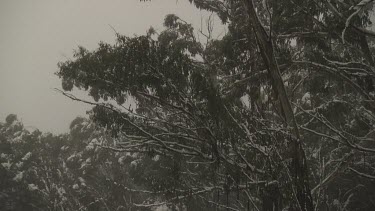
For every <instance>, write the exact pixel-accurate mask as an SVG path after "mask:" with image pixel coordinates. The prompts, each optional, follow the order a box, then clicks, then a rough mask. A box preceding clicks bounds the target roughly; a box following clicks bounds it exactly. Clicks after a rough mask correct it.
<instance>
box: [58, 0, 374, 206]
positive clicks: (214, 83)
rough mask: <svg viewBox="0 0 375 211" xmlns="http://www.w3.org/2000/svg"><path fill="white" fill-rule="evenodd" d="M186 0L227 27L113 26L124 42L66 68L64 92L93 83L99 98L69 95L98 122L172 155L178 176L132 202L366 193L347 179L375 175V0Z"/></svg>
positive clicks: (265, 200) (126, 140)
mask: <svg viewBox="0 0 375 211" xmlns="http://www.w3.org/2000/svg"><path fill="white" fill-rule="evenodd" d="M190 2H192V3H193V4H194V5H196V6H197V7H198V8H200V9H206V10H209V11H212V12H215V13H216V14H217V15H218V16H219V17H220V18H221V20H222V21H223V22H224V23H227V26H228V33H227V34H226V35H225V36H223V37H222V38H220V39H212V37H211V36H207V38H208V40H207V43H201V42H199V41H198V40H197V38H196V36H195V32H194V29H193V28H192V26H191V25H190V24H188V23H186V22H185V21H183V20H181V19H180V18H178V17H177V16H175V15H168V16H166V18H165V23H164V25H165V27H166V29H165V30H164V31H162V32H160V34H158V33H156V32H155V31H154V30H150V31H149V32H148V33H147V34H146V35H144V36H136V37H132V38H130V37H126V36H122V35H119V34H117V42H116V44H115V45H109V44H105V43H100V44H99V48H98V49H96V50H94V51H92V52H90V51H87V50H86V49H84V48H83V47H80V48H79V49H78V50H77V51H76V52H75V55H74V59H73V60H70V61H66V62H63V63H60V64H59V68H60V70H59V72H58V73H57V75H58V76H59V77H61V79H62V84H63V89H64V90H65V91H71V90H72V89H73V87H77V88H79V89H84V90H87V91H88V92H89V95H90V96H92V97H93V99H94V100H95V102H91V101H85V100H82V99H78V98H76V97H74V96H72V95H70V94H69V93H67V92H63V91H62V93H63V94H64V95H66V96H67V97H70V98H71V99H73V100H78V101H81V102H84V103H89V104H91V105H94V106H95V107H94V108H93V110H92V111H91V112H92V113H91V118H92V120H93V121H94V122H96V123H97V124H99V125H101V126H102V127H104V128H106V130H108V131H110V132H111V134H112V135H113V137H115V138H116V139H117V140H118V142H117V143H116V146H117V148H118V149H121V150H125V151H137V152H141V153H147V154H152V155H158V156H160V157H162V159H169V160H173V162H171V163H169V165H167V166H166V169H168V170H169V171H166V174H167V178H168V181H165V180H156V181H155V178H153V179H151V189H152V190H151V191H150V192H152V193H154V194H158V193H159V194H160V198H158V199H154V200H153V201H144V202H143V203H140V204H137V203H135V204H134V206H136V207H152V206H157V205H161V204H168V205H174V204H176V203H177V201H178V202H180V203H182V204H188V202H189V203H190V201H189V200H194V201H196V202H198V201H202V202H206V203H207V209H209V208H210V207H211V208H212V209H223V208H226V209H232V210H243V209H246V208H247V209H250V207H251V208H252V209H257V210H259V209H261V208H260V207H262V209H263V210H282V209H284V208H289V209H292V210H313V209H324V207H326V208H327V209H338V210H339V209H349V208H355V207H356V206H358V205H359V204H362V203H361V202H360V201H361V200H360V199H361V198H360V196H363V191H364V190H359V189H358V186H354V187H353V186H346V185H345V184H347V182H343V181H342V180H344V179H345V180H348V181H350V182H352V183H353V184H357V185H361V183H363V181H362V179H365V180H366V181H367V182H369V184H371V186H373V185H374V184H373V179H374V176H372V170H371V169H372V168H373V167H374V166H373V164H371V162H370V160H373V159H374V156H373V153H374V151H375V150H374V147H375V146H374V145H373V142H372V140H373V136H374V135H373V134H374V132H373V130H374V129H373V128H374V124H375V118H374V117H375V115H374V111H375V110H374V105H375V104H374V100H375V97H374V96H375V94H374V87H373V81H374V76H375V75H374V61H373V57H372V51H373V49H372V46H371V42H369V41H368V40H370V37H372V36H374V33H373V32H371V31H368V30H367V29H366V27H367V26H368V25H369V24H370V16H369V11H370V9H371V7H372V1H358V2H356V3H352V2H351V1H316V0H315V1H313V0H304V1H302V2H300V1H299V2H295V1H293V0H291V1H287V0H285V1H271V0H270V1H250V0H244V1H229V0H222V1H220V0H215V1H205V0H199V1H198V0H191V1H190ZM369 5H370V6H371V7H369ZM126 101H130V102H133V103H134V104H136V109H134V110H133V109H131V108H127V107H125V106H124V103H125V102H126ZM158 172H163V171H162V170H161V169H158ZM327 172H328V173H327ZM164 178H165V177H164ZM358 178H362V179H361V182H360V183H359V182H358ZM367 182H366V183H367ZM310 187H313V188H310ZM338 188H340V189H343V190H345V191H346V194H344V195H342V194H341V193H338ZM161 193H164V194H163V195H161ZM313 196H314V197H313ZM161 201H163V202H161ZM270 201H272V203H270ZM366 201H367V202H370V201H371V200H370V198H368V199H366ZM363 204H366V203H363ZM200 206H203V205H202V204H200ZM364 206H366V207H365V208H363V209H370V208H372V207H374V205H371V203H367V205H364Z"/></svg>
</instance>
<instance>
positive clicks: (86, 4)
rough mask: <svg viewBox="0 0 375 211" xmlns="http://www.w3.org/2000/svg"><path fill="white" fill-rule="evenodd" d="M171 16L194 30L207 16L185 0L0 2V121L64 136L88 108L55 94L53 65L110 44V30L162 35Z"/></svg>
mask: <svg viewBox="0 0 375 211" xmlns="http://www.w3.org/2000/svg"><path fill="white" fill-rule="evenodd" d="M171 13H173V14H176V15H178V16H179V17H181V18H182V19H184V20H185V21H187V22H190V23H192V24H193V25H194V26H195V27H200V26H201V20H202V19H203V20H204V19H205V18H206V17H208V15H209V14H208V13H205V12H202V11H199V10H198V9H196V8H194V7H193V6H192V5H190V4H189V3H188V1H187V0H179V1H176V0H153V1H151V2H150V1H148V2H140V1H139V0H110V1H104V0H64V1H62V0H33V1H24V0H0V122H5V117H6V116H7V115H8V114H11V113H13V114H17V116H18V118H19V119H20V120H21V121H22V122H23V123H24V125H25V126H27V127H35V128H38V129H40V130H42V131H43V132H53V133H63V132H67V131H68V128H69V124H70V122H71V121H72V120H73V119H74V118H75V117H77V116H86V111H87V110H89V109H90V106H88V105H85V104H82V103H79V102H75V101H72V100H70V99H68V98H66V97H64V96H62V95H61V94H60V93H57V92H56V91H54V88H61V81H60V79H59V78H58V77H57V76H56V75H55V74H54V73H55V72H57V71H58V68H57V63H58V62H60V61H65V60H67V59H69V58H72V54H73V50H74V49H76V48H77V46H79V45H81V46H83V47H85V48H87V49H89V50H93V49H95V48H96V47H97V46H98V43H99V42H100V41H104V42H107V43H114V41H115V33H114V31H113V29H112V28H111V27H113V28H114V29H115V30H116V31H117V32H119V33H120V34H123V35H127V36H133V35H135V34H137V35H141V34H145V32H146V31H147V29H149V28H150V26H153V27H154V28H155V29H156V30H158V31H161V30H162V29H163V27H162V23H163V19H164V17H165V15H167V14H171ZM75 94H76V95H77V96H81V97H84V96H86V93H84V92H77V91H76V92H75Z"/></svg>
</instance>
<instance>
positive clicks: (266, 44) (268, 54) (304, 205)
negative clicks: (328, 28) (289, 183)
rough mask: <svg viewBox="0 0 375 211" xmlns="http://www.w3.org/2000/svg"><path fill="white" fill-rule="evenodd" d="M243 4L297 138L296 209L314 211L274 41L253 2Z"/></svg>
mask: <svg viewBox="0 0 375 211" xmlns="http://www.w3.org/2000/svg"><path fill="white" fill-rule="evenodd" d="M243 2H244V4H245V6H246V9H247V13H248V16H249V21H250V25H251V26H252V27H253V30H254V33H255V36H256V39H257V43H258V47H259V50H260V53H261V56H262V58H263V61H264V63H265V64H266V66H267V69H268V71H269V76H270V80H272V82H273V87H272V88H273V90H274V92H275V93H277V96H278V99H279V102H280V104H281V108H282V110H283V114H284V117H285V120H286V123H287V125H288V126H289V127H291V128H292V130H293V131H292V133H293V135H294V136H295V138H293V150H292V153H293V154H292V158H293V165H292V166H291V171H292V172H293V173H294V185H295V187H296V194H297V205H296V207H295V208H296V209H300V210H303V211H312V210H313V200H312V196H311V191H310V186H309V179H308V169H307V162H306V156H305V152H304V150H303V148H302V145H301V142H300V134H299V130H298V125H297V122H296V120H295V117H294V114H293V110H292V106H291V104H290V102H289V99H288V96H287V92H286V90H285V87H284V83H283V80H282V78H281V74H280V70H279V66H278V64H277V61H276V58H275V55H274V51H273V44H272V39H271V36H270V35H268V34H267V32H266V31H265V29H264V27H263V25H262V23H261V22H260V20H259V18H258V16H257V13H256V10H255V6H254V3H253V1H252V0H243ZM266 203H270V202H266Z"/></svg>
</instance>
